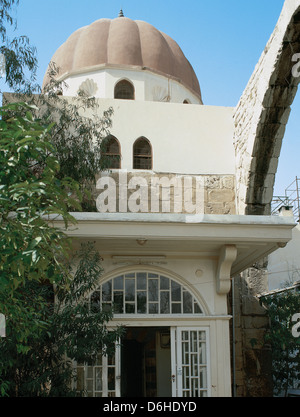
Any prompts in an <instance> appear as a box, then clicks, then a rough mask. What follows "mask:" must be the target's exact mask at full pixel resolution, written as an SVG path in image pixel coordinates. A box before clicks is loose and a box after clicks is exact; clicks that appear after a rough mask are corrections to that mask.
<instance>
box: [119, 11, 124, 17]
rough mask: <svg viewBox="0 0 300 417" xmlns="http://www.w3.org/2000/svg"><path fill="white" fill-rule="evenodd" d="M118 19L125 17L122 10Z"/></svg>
mask: <svg viewBox="0 0 300 417" xmlns="http://www.w3.org/2000/svg"><path fill="white" fill-rule="evenodd" d="M118 17H124V13H123V10H122V9H121V10H120V12H119V16H118Z"/></svg>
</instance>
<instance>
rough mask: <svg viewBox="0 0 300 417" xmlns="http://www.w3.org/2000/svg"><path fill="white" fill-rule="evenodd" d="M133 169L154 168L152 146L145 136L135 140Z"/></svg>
mask: <svg viewBox="0 0 300 417" xmlns="http://www.w3.org/2000/svg"><path fill="white" fill-rule="evenodd" d="M133 169H152V147H151V144H150V142H149V140H148V139H146V138H144V137H141V138H139V139H137V140H136V141H135V142H134V145H133Z"/></svg>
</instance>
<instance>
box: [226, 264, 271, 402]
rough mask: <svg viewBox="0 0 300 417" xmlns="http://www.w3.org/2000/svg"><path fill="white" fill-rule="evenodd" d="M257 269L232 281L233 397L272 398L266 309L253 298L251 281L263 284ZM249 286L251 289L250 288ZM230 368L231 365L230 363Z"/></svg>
mask: <svg viewBox="0 0 300 417" xmlns="http://www.w3.org/2000/svg"><path fill="white" fill-rule="evenodd" d="M259 275H261V270H260V269H257V268H251V269H249V270H247V271H246V272H245V273H244V274H242V275H240V276H237V277H235V278H234V280H233V291H232V293H231V294H230V297H229V311H230V312H231V314H233V317H234V319H233V326H234V328H232V334H231V336H232V338H231V347H232V361H234V364H235V367H234V366H232V370H233V376H232V381H233V384H234V385H235V387H234V388H235V390H234V389H233V392H234V395H235V396H236V397H272V395H273V392H272V391H273V390H272V386H273V384H272V352H271V350H270V347H269V346H268V344H266V343H265V335H266V332H267V330H268V328H269V318H268V315H267V312H266V310H265V309H264V308H263V307H262V306H261V305H260V303H259V301H258V298H257V297H255V295H254V294H255V292H256V291H257V290H256V289H254V288H253V282H257V283H259V285H260V286H262V285H263V283H264V282H266V281H264V280H263V279H262V277H261V276H260V278H258V277H259ZM251 287H252V288H251ZM232 295H233V298H234V305H233V304H232ZM232 365H233V362H232Z"/></svg>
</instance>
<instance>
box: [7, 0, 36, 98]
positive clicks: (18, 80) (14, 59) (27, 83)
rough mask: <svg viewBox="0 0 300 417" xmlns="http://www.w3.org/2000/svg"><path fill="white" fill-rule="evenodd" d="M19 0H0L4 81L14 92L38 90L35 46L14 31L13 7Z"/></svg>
mask: <svg viewBox="0 0 300 417" xmlns="http://www.w3.org/2000/svg"><path fill="white" fill-rule="evenodd" d="M18 4H19V0H0V40H1V45H0V55H2V57H3V56H4V58H5V75H4V78H5V81H6V84H7V86H8V87H9V88H10V89H13V91H14V92H19V93H29V92H32V91H37V90H38V85H37V84H36V69H37V58H36V48H35V47H34V46H32V45H31V44H30V41H29V39H28V37H27V36H25V35H19V36H12V37H11V36H10V32H12V33H14V34H15V33H16V29H17V21H16V19H15V17H14V7H15V6H17V5H18Z"/></svg>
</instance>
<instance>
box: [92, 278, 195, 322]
mask: <svg viewBox="0 0 300 417" xmlns="http://www.w3.org/2000/svg"><path fill="white" fill-rule="evenodd" d="M90 306H91V308H92V309H93V311H100V310H104V311H105V310H111V309H112V310H113V312H114V314H141V315H146V314H154V315H159V314H167V315H172V314H191V315H195V314H202V315H203V311H202V308H201V306H200V305H199V303H198V301H197V300H196V299H195V297H194V296H193V294H191V292H190V291H189V290H187V289H186V288H185V287H184V286H182V285H181V284H179V283H178V282H176V281H174V280H173V279H171V278H168V277H166V276H163V275H160V274H155V273H150V272H131V273H127V274H122V275H119V276H117V277H115V278H112V279H110V280H109V281H106V282H104V283H103V284H102V285H100V287H99V288H98V289H97V290H96V291H94V292H93V293H92V294H91V296H90Z"/></svg>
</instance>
